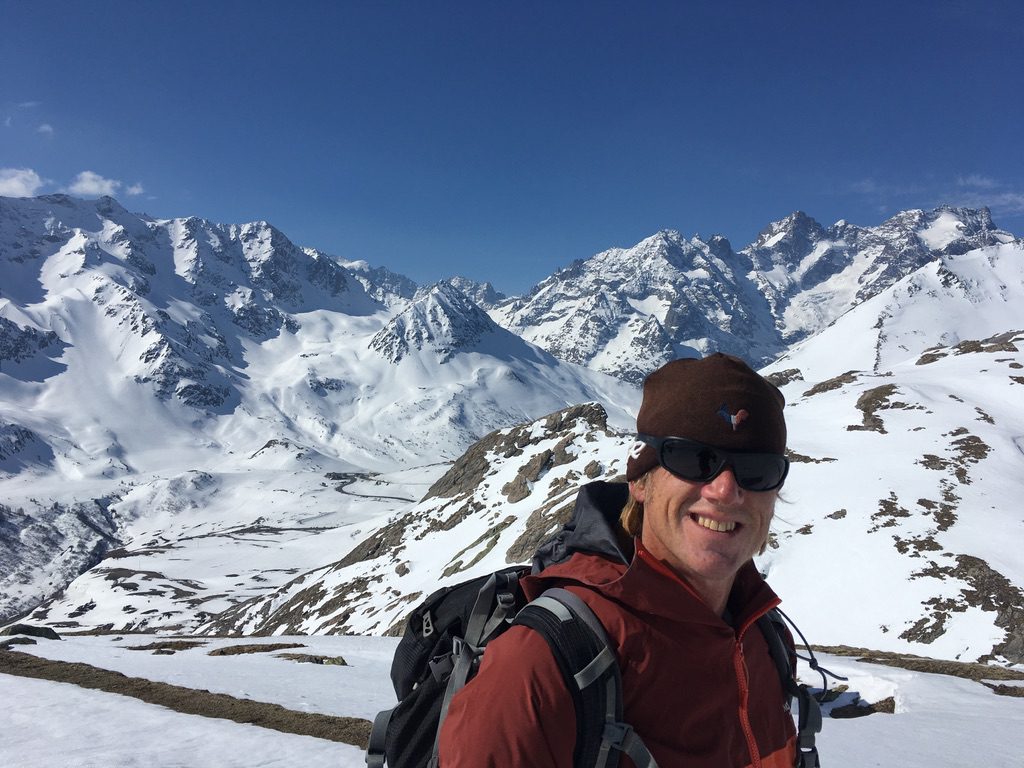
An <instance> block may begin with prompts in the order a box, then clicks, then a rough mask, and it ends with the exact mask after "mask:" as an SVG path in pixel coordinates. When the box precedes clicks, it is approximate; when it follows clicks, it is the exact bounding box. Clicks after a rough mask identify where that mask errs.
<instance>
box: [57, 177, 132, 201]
mask: <svg viewBox="0 0 1024 768" xmlns="http://www.w3.org/2000/svg"><path fill="white" fill-rule="evenodd" d="M121 186H122V183H121V182H120V181H117V180H116V179H105V178H103V177H102V176H100V175H99V174H98V173H94V172H92V171H82V172H81V173H80V174H78V175H77V176H75V178H74V180H73V181H72V182H71V184H70V185H69V186H68V192H70V193H71V194H73V195H86V196H89V197H101V196H103V195H110V196H113V195H115V194H117V190H118V189H120V188H121Z"/></svg>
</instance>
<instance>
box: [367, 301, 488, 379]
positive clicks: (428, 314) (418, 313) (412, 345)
mask: <svg viewBox="0 0 1024 768" xmlns="http://www.w3.org/2000/svg"><path fill="white" fill-rule="evenodd" d="M494 333H501V334H505V333H507V332H506V331H503V330H502V329H500V328H499V327H498V326H497V325H496V324H495V323H494V321H493V320H491V318H490V317H488V315H487V313H486V312H484V310H483V309H481V308H480V307H478V306H477V305H476V304H475V303H474V302H472V301H471V300H470V299H469V298H467V297H466V295H465V294H464V293H463V292H462V291H460V290H459V289H457V288H456V287H455V286H454V285H452V284H450V283H444V282H442V283H438V284H436V285H434V286H432V287H431V288H429V289H426V290H424V291H422V292H421V293H420V294H418V296H417V298H416V299H414V300H413V301H412V302H410V303H409V305H408V306H407V307H406V308H405V309H404V310H402V311H401V312H400V313H399V314H397V315H396V316H395V317H394V318H392V319H391V321H390V322H389V323H388V324H387V326H385V327H384V328H383V329H381V330H380V332H379V333H377V335H375V336H374V337H373V339H372V341H371V342H370V348H371V349H373V350H374V351H376V352H378V353H379V354H380V355H382V356H383V357H384V358H385V359H386V360H388V361H389V362H391V363H398V362H400V361H401V360H402V359H404V358H405V357H406V356H407V355H409V354H410V353H412V352H414V351H428V352H432V353H433V354H434V355H436V357H437V361H438V362H440V363H444V362H447V361H448V360H450V359H451V357H452V356H453V355H454V354H455V353H456V352H458V351H460V350H463V349H470V348H472V347H473V346H474V345H475V344H477V342H479V341H480V340H481V339H482V338H483V337H484V335H485V334H494Z"/></svg>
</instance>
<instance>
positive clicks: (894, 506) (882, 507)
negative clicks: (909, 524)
mask: <svg viewBox="0 0 1024 768" xmlns="http://www.w3.org/2000/svg"><path fill="white" fill-rule="evenodd" d="M898 502H899V497H897V496H896V494H895V492H893V491H890V492H889V498H888V499H879V500H878V511H877V512H876V513H875V514H873V515H872V516H871V519H872V520H873V521H875V526H874V527H873V528H870V529H869V530H868V533H875V531H877V530H879V529H881V528H892V527H893V526H895V525H896V520H897V518H901V517H910V512H908V511H907V510H906V509H904V508H903V507H901V506H900V505H899V503H898Z"/></svg>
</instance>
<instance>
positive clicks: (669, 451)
mask: <svg viewBox="0 0 1024 768" xmlns="http://www.w3.org/2000/svg"><path fill="white" fill-rule="evenodd" d="M658 442H659V443H660V448H661V456H660V458H661V465H662V466H663V467H665V469H667V470H668V471H669V472H671V473H672V474H673V475H675V476H676V477H681V478H682V479H683V480H689V481H690V482H694V483H706V482H709V481H711V480H713V479H714V478H715V477H717V476H718V474H719V473H720V472H721V471H722V469H723V468H725V466H726V465H729V466H731V467H732V469H733V473H734V474H735V476H736V483H737V484H738V485H739V486H740V488H745V489H746V490H748V491H770V490H773V489H775V488H778V487H779V486H780V485H782V482H783V481H784V480H785V479H786V473H787V472H788V471H789V462H788V461H787V460H786V457H785V456H780V455H778V454H774V453H729V452H727V451H722V450H718V449H717V448H713V447H711V446H709V445H701V444H700V443H695V442H692V441H690V440H683V439H681V438H668V439H664V440H659V441H658Z"/></svg>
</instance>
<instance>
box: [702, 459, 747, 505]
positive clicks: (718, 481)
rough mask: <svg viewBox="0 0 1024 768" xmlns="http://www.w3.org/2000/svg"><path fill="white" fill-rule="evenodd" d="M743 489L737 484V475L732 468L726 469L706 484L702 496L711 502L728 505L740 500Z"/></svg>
mask: <svg viewBox="0 0 1024 768" xmlns="http://www.w3.org/2000/svg"><path fill="white" fill-rule="evenodd" d="M742 492H743V489H741V488H740V485H739V483H737V482H736V475H735V473H734V472H733V470H732V467H726V468H725V469H723V470H722V471H721V472H719V473H718V474H717V475H716V476H715V477H714V478H712V479H711V480H710V481H708V482H706V483H704V486H703V488H702V489H701V495H702V496H703V497H704V498H705V499H708V500H709V501H716V502H718V503H720V504H726V503H730V502H735V501H738V500H739V497H740V494H741V493H742Z"/></svg>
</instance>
